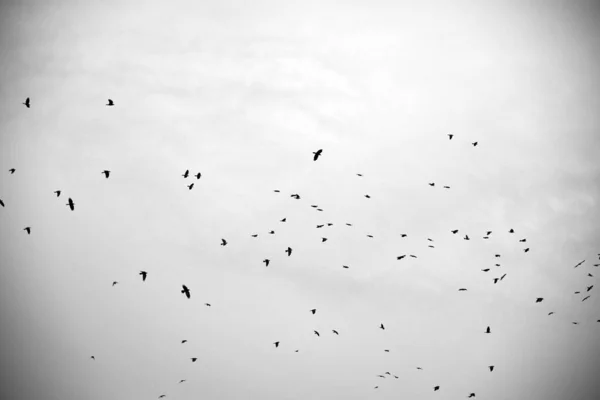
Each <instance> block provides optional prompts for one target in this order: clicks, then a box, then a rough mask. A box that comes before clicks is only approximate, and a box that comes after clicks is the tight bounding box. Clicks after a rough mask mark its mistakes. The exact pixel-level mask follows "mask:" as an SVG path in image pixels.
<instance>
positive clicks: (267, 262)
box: [263, 258, 271, 267]
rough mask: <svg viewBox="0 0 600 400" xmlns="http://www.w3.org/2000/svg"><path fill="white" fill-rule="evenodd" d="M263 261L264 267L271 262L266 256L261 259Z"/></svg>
mask: <svg viewBox="0 0 600 400" xmlns="http://www.w3.org/2000/svg"><path fill="white" fill-rule="evenodd" d="M263 262H264V263H265V267H268V266H269V263H270V262H271V260H269V259H268V258H265V259H264V260H263Z"/></svg>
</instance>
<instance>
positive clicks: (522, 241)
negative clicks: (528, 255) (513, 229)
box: [519, 239, 527, 243]
mask: <svg viewBox="0 0 600 400" xmlns="http://www.w3.org/2000/svg"><path fill="white" fill-rule="evenodd" d="M526 241H527V239H521V240H519V242H521V243H525V242H526Z"/></svg>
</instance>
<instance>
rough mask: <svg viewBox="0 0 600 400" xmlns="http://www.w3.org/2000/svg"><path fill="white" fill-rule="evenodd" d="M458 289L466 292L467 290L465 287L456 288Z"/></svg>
mask: <svg viewBox="0 0 600 400" xmlns="http://www.w3.org/2000/svg"><path fill="white" fill-rule="evenodd" d="M458 291H459V292H466V291H467V289H466V288H460V289H458Z"/></svg>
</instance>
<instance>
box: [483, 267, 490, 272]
mask: <svg viewBox="0 0 600 400" xmlns="http://www.w3.org/2000/svg"><path fill="white" fill-rule="evenodd" d="M489 270H490V269H489V268H485V269H482V271H483V272H488V271H489Z"/></svg>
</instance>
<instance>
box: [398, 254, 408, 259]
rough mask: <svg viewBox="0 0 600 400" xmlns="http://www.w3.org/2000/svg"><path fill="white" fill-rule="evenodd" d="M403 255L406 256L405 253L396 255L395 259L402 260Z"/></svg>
mask: <svg viewBox="0 0 600 400" xmlns="http://www.w3.org/2000/svg"><path fill="white" fill-rule="evenodd" d="M404 257H406V254H403V255H401V256H398V257H396V260H402V259H403V258H404Z"/></svg>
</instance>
